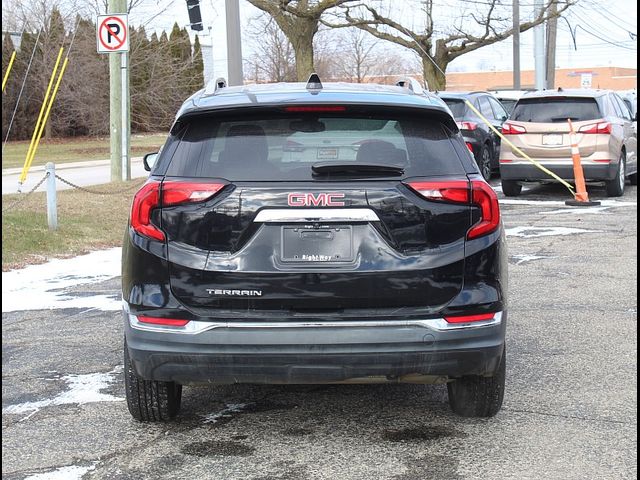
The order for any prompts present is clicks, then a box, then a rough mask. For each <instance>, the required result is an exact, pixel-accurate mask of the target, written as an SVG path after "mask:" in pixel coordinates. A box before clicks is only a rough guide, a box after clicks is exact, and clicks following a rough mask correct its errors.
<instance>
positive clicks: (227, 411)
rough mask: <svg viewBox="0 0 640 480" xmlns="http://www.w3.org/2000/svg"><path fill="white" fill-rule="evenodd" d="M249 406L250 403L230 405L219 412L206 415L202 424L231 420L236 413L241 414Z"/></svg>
mask: <svg viewBox="0 0 640 480" xmlns="http://www.w3.org/2000/svg"><path fill="white" fill-rule="evenodd" d="M248 406H249V404H248V403H228V404H227V405H226V407H225V408H224V409H222V410H220V411H219V412H214V413H210V414H208V415H205V416H204V420H203V422H202V423H218V420H221V419H223V418H230V417H232V416H233V414H234V413H241V412H242V411H243V410H244V409H245V408H247V407H248Z"/></svg>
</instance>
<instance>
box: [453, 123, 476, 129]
mask: <svg viewBox="0 0 640 480" xmlns="http://www.w3.org/2000/svg"><path fill="white" fill-rule="evenodd" d="M456 124H457V125H458V128H459V129H460V130H475V129H476V128H478V124H477V123H475V122H456Z"/></svg>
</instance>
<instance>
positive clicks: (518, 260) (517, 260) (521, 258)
mask: <svg viewBox="0 0 640 480" xmlns="http://www.w3.org/2000/svg"><path fill="white" fill-rule="evenodd" d="M511 258H512V259H513V260H514V264H515V265H521V264H523V263H526V262H533V261H534V260H542V259H545V258H553V257H549V256H546V255H527V254H521V255H511Z"/></svg>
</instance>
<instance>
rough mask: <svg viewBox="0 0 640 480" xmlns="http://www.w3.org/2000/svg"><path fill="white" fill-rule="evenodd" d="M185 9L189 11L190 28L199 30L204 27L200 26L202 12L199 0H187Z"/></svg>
mask: <svg viewBox="0 0 640 480" xmlns="http://www.w3.org/2000/svg"><path fill="white" fill-rule="evenodd" d="M187 10H188V11H189V23H190V25H191V30H196V31H198V32H199V31H201V30H203V29H204V27H203V26H202V14H201V13H200V0H187Z"/></svg>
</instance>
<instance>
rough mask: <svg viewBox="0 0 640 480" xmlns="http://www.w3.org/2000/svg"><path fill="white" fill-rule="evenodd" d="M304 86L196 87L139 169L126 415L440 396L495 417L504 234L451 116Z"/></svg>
mask: <svg viewBox="0 0 640 480" xmlns="http://www.w3.org/2000/svg"><path fill="white" fill-rule="evenodd" d="M312 80H313V81H310V82H309V83H308V84H306V85H305V84H304V83H292V84H274V85H255V86H246V85H245V86H242V87H224V86H218V87H217V88H213V87H212V88H208V89H206V90H202V91H200V92H197V93H196V94H195V95H194V96H192V97H191V98H190V99H189V100H188V101H187V102H185V103H184V104H183V106H182V108H181V109H180V110H179V112H178V114H177V117H176V120H175V123H174V124H173V126H172V127H171V131H170V135H169V138H168V140H167V142H166V143H165V145H164V147H163V149H162V151H161V152H160V153H159V154H158V155H157V154H150V155H147V156H146V157H145V165H147V167H149V168H150V169H151V172H150V176H149V179H148V181H147V182H146V183H145V184H144V185H143V186H142V187H141V188H140V190H139V191H138V192H137V193H136V195H135V197H134V200H133V205H132V208H131V215H130V219H129V224H128V228H127V232H126V235H125V239H124V246H123V253H122V297H123V304H124V337H125V339H124V364H125V385H126V397H127V405H128V408H129V411H130V413H131V415H132V416H133V417H134V418H136V419H138V420H142V421H158V420H168V419H170V418H172V417H174V416H175V415H176V414H177V413H178V410H179V407H180V402H181V392H182V387H183V385H191V384H200V383H203V384H212V385H214V384H235V383H258V384H269V383H275V384H296V383H318V384H322V383H446V384H447V387H448V394H449V403H450V405H451V407H452V409H453V411H454V412H456V413H458V414H460V415H465V416H479V417H488V416H492V415H495V414H496V413H497V412H498V410H499V409H500V406H501V404H502V399H503V393H504V381H505V368H506V367H505V365H506V360H505V356H506V352H505V331H506V322H507V308H506V305H507V301H506V294H507V270H506V250H505V241H504V230H503V227H502V223H501V219H500V209H499V205H498V199H497V196H496V194H495V193H494V191H493V189H492V188H491V187H490V186H489V185H488V184H487V183H486V182H485V181H484V179H483V178H482V176H481V175H480V172H479V171H478V169H477V167H476V165H475V162H474V161H473V159H472V158H471V156H470V155H469V152H468V151H467V149H466V147H465V144H464V141H463V139H462V136H461V135H460V132H459V130H458V128H457V126H456V123H455V120H454V119H453V117H452V116H451V114H450V112H449V110H448V109H447V108H446V106H444V105H443V104H442V102H441V101H440V100H439V99H437V98H436V97H434V96H433V95H432V94H430V93H427V92H424V91H419V90H411V89H408V88H402V87H398V86H380V85H352V86H351V85H345V84H325V85H321V83H320V81H319V79H318V78H317V77H315V78H313V79H312ZM303 134H304V139H301V138H300V137H301V136H302V135H303ZM345 139H348V141H345ZM352 140H353V141H355V142H356V145H357V149H355V150H354V148H353V145H354V142H353V141H352ZM294 141H295V142H296V144H295V145H292V142H294ZM294 146H295V147H296V148H298V147H299V149H294V148H293V147H294ZM154 157H155V161H154V162H153V166H152V167H151V165H149V163H150V161H151V160H152V159H153V158H154Z"/></svg>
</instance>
